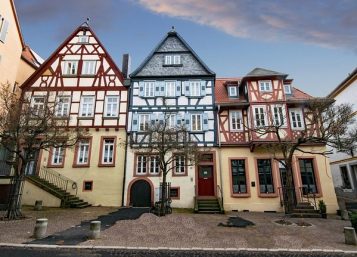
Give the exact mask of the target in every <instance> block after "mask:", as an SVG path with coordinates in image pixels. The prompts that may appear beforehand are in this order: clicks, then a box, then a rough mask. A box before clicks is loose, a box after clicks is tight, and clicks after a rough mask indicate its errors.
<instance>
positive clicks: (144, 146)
mask: <svg viewBox="0 0 357 257" xmlns="http://www.w3.org/2000/svg"><path fill="white" fill-rule="evenodd" d="M162 115H164V116H163V119H160V120H157V121H148V122H147V123H145V124H141V125H142V126H143V127H142V128H141V130H142V132H139V133H138V132H136V133H135V135H134V134H131V135H130V140H129V144H130V146H131V148H132V149H134V150H135V151H136V152H137V153H141V154H149V155H153V156H156V161H157V163H158V164H159V169H160V173H161V174H162V184H161V194H160V211H159V214H160V215H165V213H166V211H165V208H166V204H167V202H166V201H167V199H168V194H169V193H170V192H167V174H168V173H169V172H171V171H173V170H174V169H176V168H178V166H177V163H176V162H177V161H178V159H177V157H178V156H180V157H182V158H184V164H183V163H182V162H181V164H180V166H181V167H182V166H184V167H188V166H193V165H195V163H197V162H198V160H199V158H200V156H201V155H200V154H202V152H200V151H199V148H198V144H197V143H198V142H195V141H194V140H192V138H191V136H190V134H189V132H188V129H187V128H186V126H185V125H183V124H182V125H181V124H180V125H177V124H176V125H174V124H175V123H176V122H172V120H171V118H172V117H173V116H171V115H173V113H170V112H167V113H166V114H162Z"/></svg>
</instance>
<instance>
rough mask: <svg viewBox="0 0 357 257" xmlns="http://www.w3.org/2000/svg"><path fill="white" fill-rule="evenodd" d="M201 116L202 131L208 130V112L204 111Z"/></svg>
mask: <svg viewBox="0 0 357 257" xmlns="http://www.w3.org/2000/svg"><path fill="white" fill-rule="evenodd" d="M202 118H203V126H202V129H203V130H204V131H207V130H208V113H204V114H203V115H202Z"/></svg>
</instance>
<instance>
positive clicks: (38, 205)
mask: <svg viewBox="0 0 357 257" xmlns="http://www.w3.org/2000/svg"><path fill="white" fill-rule="evenodd" d="M35 211H42V201H41V200H36V202H35Z"/></svg>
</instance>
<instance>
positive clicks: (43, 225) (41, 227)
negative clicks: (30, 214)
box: [33, 218, 48, 239]
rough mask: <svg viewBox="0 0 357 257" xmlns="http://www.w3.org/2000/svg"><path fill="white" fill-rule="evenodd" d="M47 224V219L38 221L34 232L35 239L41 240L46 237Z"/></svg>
mask: <svg viewBox="0 0 357 257" xmlns="http://www.w3.org/2000/svg"><path fill="white" fill-rule="evenodd" d="M47 224H48V219H46V218H43V219H37V220H36V225H35V230H34V232H33V236H34V238H36V239H41V238H44V237H45V236H46V232H47Z"/></svg>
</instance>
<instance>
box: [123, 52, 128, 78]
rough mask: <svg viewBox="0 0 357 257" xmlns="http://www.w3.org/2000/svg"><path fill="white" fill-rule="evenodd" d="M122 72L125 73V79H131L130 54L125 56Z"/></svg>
mask: <svg viewBox="0 0 357 257" xmlns="http://www.w3.org/2000/svg"><path fill="white" fill-rule="evenodd" d="M121 72H122V73H123V76H124V78H125V79H127V78H128V77H129V74H130V55H129V54H123V64H122V69H121Z"/></svg>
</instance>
